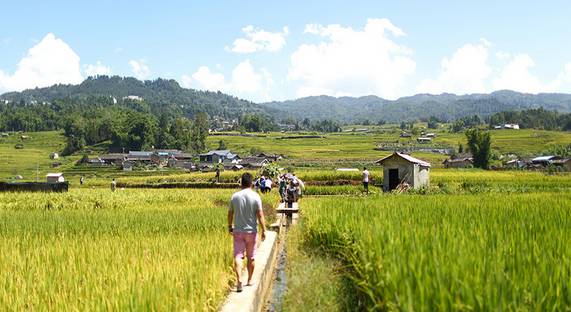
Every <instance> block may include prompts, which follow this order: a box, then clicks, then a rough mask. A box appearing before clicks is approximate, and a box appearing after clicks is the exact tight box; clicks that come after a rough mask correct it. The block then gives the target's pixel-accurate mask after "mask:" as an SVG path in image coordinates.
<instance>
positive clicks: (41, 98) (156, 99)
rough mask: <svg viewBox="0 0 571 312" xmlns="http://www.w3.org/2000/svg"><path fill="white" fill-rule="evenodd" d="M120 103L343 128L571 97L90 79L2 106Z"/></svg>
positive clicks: (568, 105)
mask: <svg viewBox="0 0 571 312" xmlns="http://www.w3.org/2000/svg"><path fill="white" fill-rule="evenodd" d="M98 96H99V97H101V96H103V97H114V98H117V99H123V98H126V97H129V96H137V97H140V98H142V99H144V101H145V102H147V103H148V104H149V105H150V106H151V108H152V110H153V111H154V112H160V111H161V110H162V109H169V110H176V111H178V112H180V113H181V114H183V115H186V116H192V115H193V114H194V113H196V112H199V111H204V112H207V113H208V114H209V115H210V116H220V117H224V118H239V117H240V116H242V115H243V114H245V113H263V114H266V115H269V116H272V117H274V118H276V119H277V120H278V121H279V120H286V119H290V118H293V119H297V120H302V119H305V118H308V119H310V120H324V119H331V120H336V121H339V122H343V123H354V122H361V121H365V120H368V121H370V122H377V121H379V120H384V121H386V122H399V121H412V120H418V119H425V118H428V117H430V116H435V117H437V118H439V119H441V120H454V119H457V118H461V117H465V116H469V115H479V116H480V117H485V116H489V115H491V114H493V113H496V112H501V111H517V110H524V109H529V108H539V107H543V108H545V109H546V110H555V111H559V112H564V113H569V112H571V94H561V93H542V94H537V95H534V94H526V93H519V92H514V91H508V90H503V91H496V92H493V93H490V94H469V95H454V94H448V93H444V94H440V95H431V94H417V95H414V96H409V97H402V98H399V99H397V100H386V99H383V98H380V97H377V96H374V95H369V96H362V97H332V96H311V97H304V98H299V99H296V100H287V101H274V102H267V103H253V102H250V101H247V100H242V99H239V98H237V97H235V96H231V95H227V94H224V93H221V92H210V91H199V90H194V89H187V88H183V87H181V86H180V85H179V84H178V83H177V82H176V81H175V80H166V79H157V80H153V81H140V80H137V79H135V78H131V77H118V76H113V77H108V76H98V77H95V78H93V77H90V78H88V79H86V80H85V81H83V82H82V83H81V84H78V85H54V86H51V87H46V88H36V89H29V90H24V91H22V92H9V93H4V94H2V95H0V101H4V102H6V101H8V102H13V103H21V102H24V103H26V104H39V103H45V102H52V101H54V100H57V99H63V98H67V99H83V100H85V99H86V98H89V97H98Z"/></svg>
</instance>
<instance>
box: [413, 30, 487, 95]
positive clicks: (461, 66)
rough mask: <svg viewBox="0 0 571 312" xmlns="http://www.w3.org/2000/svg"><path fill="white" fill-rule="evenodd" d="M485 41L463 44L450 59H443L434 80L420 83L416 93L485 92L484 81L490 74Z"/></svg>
mask: <svg viewBox="0 0 571 312" xmlns="http://www.w3.org/2000/svg"><path fill="white" fill-rule="evenodd" d="M489 46H490V43H489V42H488V41H487V40H481V41H480V43H478V44H465V45H464V46H462V47H461V48H459V49H458V50H456V52H454V54H453V55H452V57H450V58H447V57H445V58H444V59H443V60H442V62H441V69H440V73H439V75H438V77H437V78H436V79H426V80H424V81H422V82H421V83H420V85H419V86H418V88H417V92H420V93H432V94H438V93H443V92H450V93H457V94H465V93H476V92H486V91H487V87H486V81H487V79H488V77H490V75H491V74H492V68H491V67H490V65H489V64H488V54H489V53H488V47H489Z"/></svg>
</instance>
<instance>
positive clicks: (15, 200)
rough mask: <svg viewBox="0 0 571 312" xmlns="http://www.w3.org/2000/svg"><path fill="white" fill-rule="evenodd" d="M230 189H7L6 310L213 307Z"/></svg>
mask: <svg viewBox="0 0 571 312" xmlns="http://www.w3.org/2000/svg"><path fill="white" fill-rule="evenodd" d="M231 193H232V190H199V191H192V190H125V191H117V192H115V193H111V192H110V191H108V190H104V189H95V190H91V189H79V190H72V191H70V192H69V193H63V194H44V193H0V250H2V252H1V253H0V263H1V264H2V270H0V281H1V282H0V310H16V311H18V310H39V311H42V310H45V311H54V310H55V311H58V310H83V311H85V310H88V311H93V310H163V311H165V310H189V311H204V310H216V309H217V308H218V307H219V305H220V304H221V302H222V299H223V297H224V296H225V295H226V293H227V291H228V286H229V283H230V282H231V280H232V278H233V276H232V274H231V248H232V245H231V239H230V236H229V235H228V234H227V231H226V211H227V202H228V198H229V197H230V195H231ZM275 200H276V198H274V197H271V196H270V197H264V203H265V206H266V207H267V206H271V205H273V204H274V203H275Z"/></svg>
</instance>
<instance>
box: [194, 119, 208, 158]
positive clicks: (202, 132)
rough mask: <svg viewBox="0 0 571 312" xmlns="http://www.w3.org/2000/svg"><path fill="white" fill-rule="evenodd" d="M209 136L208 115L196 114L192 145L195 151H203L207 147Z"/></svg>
mask: <svg viewBox="0 0 571 312" xmlns="http://www.w3.org/2000/svg"><path fill="white" fill-rule="evenodd" d="M207 137H208V115H207V114H206V113H202V112H201V113H198V114H196V116H194V119H193V123H192V134H191V145H192V149H193V150H194V151H195V152H202V151H204V150H205V149H206V138H207Z"/></svg>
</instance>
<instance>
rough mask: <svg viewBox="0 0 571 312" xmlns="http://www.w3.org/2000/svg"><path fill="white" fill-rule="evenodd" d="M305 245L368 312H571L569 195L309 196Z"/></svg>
mask: <svg viewBox="0 0 571 312" xmlns="http://www.w3.org/2000/svg"><path fill="white" fill-rule="evenodd" d="M303 206H304V207H303V227H302V229H303V233H302V236H303V237H304V240H305V241H306V242H307V243H308V244H309V246H311V247H312V248H316V249H318V250H322V251H324V252H326V253H327V254H329V255H331V256H333V257H336V258H337V259H339V260H340V261H343V262H344V263H345V264H346V266H347V268H348V270H347V274H348V277H349V278H350V279H351V280H352V281H353V285H354V287H356V288H357V290H358V291H357V295H358V296H359V299H360V302H361V303H362V304H363V305H362V306H361V307H355V308H356V309H357V308H359V309H368V310H387V309H388V310H496V309H499V310H566V309H569V307H570V306H571V287H569V280H571V249H569V247H568V246H569V243H570V241H569V237H571V210H570V209H571V196H569V195H568V193H543V192H542V193H532V194H511V195H509V196H505V195H503V194H478V195H427V196H419V195H410V196H398V195H382V196H372V197H369V198H354V197H348V198H340V197H335V198H307V199H304V202H303Z"/></svg>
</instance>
